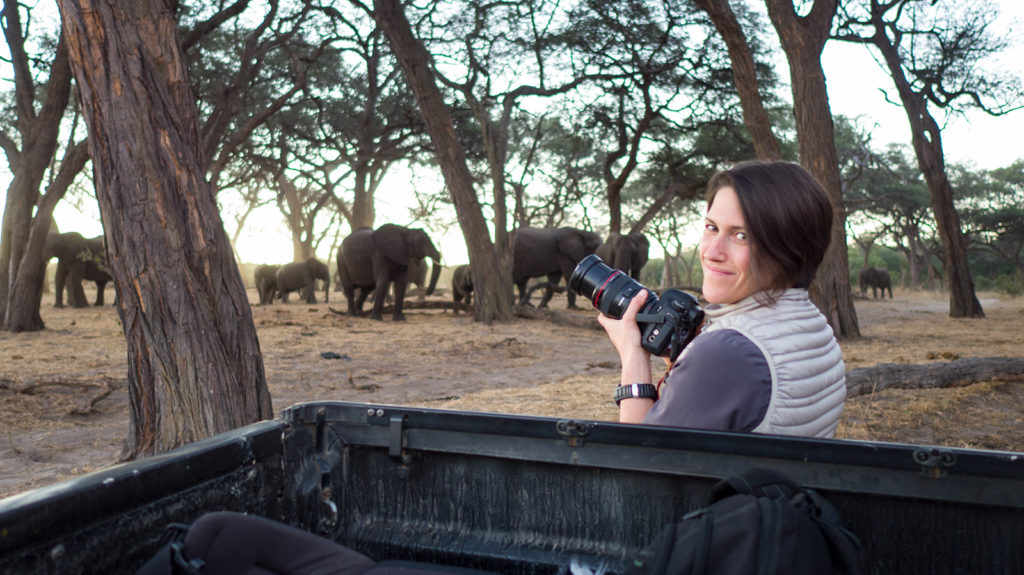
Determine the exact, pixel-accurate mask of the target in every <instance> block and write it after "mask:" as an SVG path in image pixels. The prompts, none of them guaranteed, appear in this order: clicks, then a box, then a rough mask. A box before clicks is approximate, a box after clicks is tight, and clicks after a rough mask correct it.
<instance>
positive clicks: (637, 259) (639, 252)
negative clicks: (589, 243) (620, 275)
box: [594, 234, 651, 281]
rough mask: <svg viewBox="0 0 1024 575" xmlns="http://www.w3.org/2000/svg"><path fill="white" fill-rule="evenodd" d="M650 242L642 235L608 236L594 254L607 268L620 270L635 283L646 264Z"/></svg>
mask: <svg viewBox="0 0 1024 575" xmlns="http://www.w3.org/2000/svg"><path fill="white" fill-rule="evenodd" d="M650 250H651V242H649V241H648V240H647V236H645V235H643V234H628V235H622V234H610V235H609V236H608V239H607V240H605V242H604V243H603V244H601V247H599V248H597V251H595V252H594V253H596V254H597V256H598V257H599V258H601V259H602V260H604V263H606V264H608V265H609V266H611V267H613V268H616V269H620V270H622V271H624V272H626V273H627V274H629V276H630V277H631V278H633V279H635V280H637V281H640V270H642V269H643V267H644V265H646V264H647V254H648V252H650Z"/></svg>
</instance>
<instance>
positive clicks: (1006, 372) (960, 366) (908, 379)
mask: <svg viewBox="0 0 1024 575" xmlns="http://www.w3.org/2000/svg"><path fill="white" fill-rule="evenodd" d="M1022 378H1024V358H1019V357H969V358H961V359H955V360H953V361H939V362H935V363H927V364H906V363H880V364H878V365H873V366H871V367H860V368H857V369H851V370H848V371H847V372H846V396H847V397H856V396H858V395H862V394H865V393H874V392H876V391H882V390H883V389H887V388H890V387H893V388H899V389H932V388H939V387H960V386H964V385H970V384H972V383H978V382H981V381H989V380H993V379H999V380H1006V379H1013V380H1016V379H1022Z"/></svg>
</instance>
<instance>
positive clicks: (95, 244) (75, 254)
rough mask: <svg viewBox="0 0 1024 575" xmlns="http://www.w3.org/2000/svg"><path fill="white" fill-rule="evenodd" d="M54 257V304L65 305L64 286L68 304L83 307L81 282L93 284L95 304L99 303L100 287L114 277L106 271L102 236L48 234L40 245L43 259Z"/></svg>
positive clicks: (100, 297)
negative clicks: (41, 245) (55, 269)
mask: <svg viewBox="0 0 1024 575" xmlns="http://www.w3.org/2000/svg"><path fill="white" fill-rule="evenodd" d="M52 258H57V273H56V277H55V278H54V283H55V284H56V285H55V289H54V291H55V292H56V297H55V300H54V304H53V305H54V307H64V289H65V287H67V291H68V305H70V306H71V307H85V306H86V305H88V303H89V302H87V301H86V299H85V290H84V289H83V288H82V281H84V280H89V281H92V282H95V283H96V304H95V305H98V306H101V305H103V304H104V301H103V290H104V288H105V287H106V285H107V282H110V281H112V280H113V278H112V277H111V276H110V273H109V272H108V271H107V260H106V248H105V245H104V241H103V236H96V237H95V238H86V237H84V236H83V235H82V234H80V233H78V232H67V233H63V234H58V233H50V234H48V235H47V236H46V245H45V247H44V248H43V259H44V261H47V262H48V261H50V260H51V259H52Z"/></svg>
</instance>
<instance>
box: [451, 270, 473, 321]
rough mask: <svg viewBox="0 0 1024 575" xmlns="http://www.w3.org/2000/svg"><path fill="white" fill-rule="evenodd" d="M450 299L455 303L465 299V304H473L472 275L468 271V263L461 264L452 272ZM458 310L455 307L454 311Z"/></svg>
mask: <svg viewBox="0 0 1024 575" xmlns="http://www.w3.org/2000/svg"><path fill="white" fill-rule="evenodd" d="M452 299H453V300H454V301H455V303H462V300H466V305H470V306H471V305H473V275H472V274H471V273H470V271H469V264H463V265H461V266H459V267H457V268H455V271H454V272H452ZM458 312H459V309H458V308H455V313H458Z"/></svg>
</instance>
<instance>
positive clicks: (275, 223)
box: [0, 0, 1024, 266]
mask: <svg viewBox="0 0 1024 575" xmlns="http://www.w3.org/2000/svg"><path fill="white" fill-rule="evenodd" d="M993 3H994V4H996V5H998V6H999V9H1000V14H1001V18H1000V21H999V22H997V26H998V27H999V28H1001V30H1000V32H1001V33H1002V34H1005V36H1003V37H1006V38H1010V39H1013V38H1016V37H1019V34H1020V31H1021V30H1024V2H1022V1H1021V0H993ZM1011 30H1012V32H1011ZM779 54H780V56H779V60H780V63H779V65H780V66H781V68H780V69H779V70H777V72H778V76H779V77H780V78H781V79H783V80H787V79H788V78H789V73H788V70H786V69H785V57H784V56H783V55H781V51H780V52H779ZM994 62H995V63H996V66H1001V69H1003V70H1004V71H1006V72H1009V73H1011V74H1014V75H1016V76H1018V77H1020V78H1022V81H1024V42H1021V41H1017V43H1016V45H1014V46H1012V47H1011V49H1010V50H1008V51H1007V52H1005V53H1003V54H1002V55H1000V56H999V57H998V58H997V59H996V60H994ZM822 64H823V67H824V69H825V74H826V81H827V83H828V95H829V103H830V106H831V108H832V113H833V115H843V116H848V117H851V118H857V117H859V118H860V121H859V123H860V124H861V125H862V126H864V127H867V128H869V129H870V130H871V132H872V136H873V137H872V142H873V146H874V147H875V148H876V149H883V148H884V147H885V146H886V145H887V144H889V143H901V144H906V145H909V143H910V128H909V125H908V123H907V117H906V114H905V113H904V111H903V108H902V107H900V106H897V105H895V104H891V103H888V102H886V100H885V95H884V94H883V90H884V91H886V92H888V93H889V94H891V98H890V99H892V100H897V98H896V96H895V93H894V88H893V86H892V80H891V79H890V78H889V76H888V74H887V73H886V72H885V71H883V70H882V69H881V68H880V67H879V66H878V64H876V63H875V61H874V60H873V59H872V58H871V56H870V53H869V52H868V49H867V48H866V47H865V46H861V45H854V44H846V43H841V42H836V41H830V42H828V43H827V44H826V46H825V51H824V54H823V56H822ZM784 95H785V96H786V97H787V98H788V97H789V93H788V91H787V92H786V93H785V94H784ZM936 117H937V119H940V116H938V115H936ZM940 121H941V120H940ZM942 141H943V147H944V149H945V152H946V162H947V163H964V164H968V165H972V166H974V167H976V168H978V169H993V168H999V167H1004V166H1008V165H1010V164H1011V163H1013V162H1014V161H1016V160H1018V159H1022V158H1024V109H1020V110H1016V111H1013V112H1011V113H1009V114H1006V115H1004V116H999V117H992V116H988V115H986V114H983V113H980V112H972V113H971V114H969V115H967V116H959V117H953V118H951V119H950V120H949V122H948V123H947V125H946V126H945V127H944V129H943V132H942ZM87 169H91V168H87ZM438 178H439V175H435V174H430V175H429V177H428V178H426V182H424V185H436V183H433V184H428V182H431V183H432V182H436V181H437V179H438ZM9 180H10V175H9V174H8V173H6V166H0V206H2V205H3V203H2V202H3V200H4V196H5V195H6V190H7V183H8V182H9ZM412 185H413V183H412V182H411V176H410V174H409V173H407V172H404V171H395V172H393V173H390V174H389V176H388V179H387V180H386V181H385V182H384V183H383V184H382V185H381V187H380V189H379V190H378V192H377V198H376V214H377V218H376V222H375V225H381V224H384V223H396V224H401V225H408V224H410V216H409V210H410V208H411V207H413V205H414V203H415V199H414V198H412V197H411V192H410V186H412ZM389 192H390V193H389ZM55 217H56V219H57V222H58V224H59V225H60V226H61V231H78V232H80V233H82V234H83V235H85V236H89V237H91V236H95V235H99V234H100V233H101V232H102V226H101V225H100V221H99V210H98V207H97V206H96V203H95V201H88V200H87V201H86V202H84V205H83V206H82V210H81V211H80V210H79V209H78V208H76V207H74V206H72V205H70V204H69V203H68V201H67V200H64V201H62V202H61V203H60V204H59V205H58V206H57V210H56V214H55ZM454 219H455V216H454V212H453V214H452V220H454ZM224 223H225V228H226V229H227V231H228V234H229V235H230V234H232V233H233V231H234V221H233V220H232V218H231V216H230V215H228V214H225V222H224ZM344 233H346V232H343V235H344ZM428 233H429V234H430V235H431V237H432V238H433V239H434V241H435V243H436V244H438V248H439V249H440V250H441V253H442V256H443V258H444V264H445V265H449V266H453V265H458V264H462V263H468V261H469V258H468V255H467V252H466V247H465V243H464V240H463V237H462V233H461V231H460V230H459V229H458V228H457V226H451V229H450V230H449V231H448V232H447V233H446V234H441V233H440V231H435V230H429V229H428ZM651 247H652V250H655V249H657V246H656V245H652V246H651ZM237 249H238V252H239V255H240V257H241V259H242V261H243V262H246V263H285V262H288V261H291V259H292V244H291V234H290V233H289V232H288V229H287V227H286V226H285V224H284V221H283V216H282V215H281V214H280V213H279V212H278V210H277V207H276V206H275V205H269V206H265V207H263V208H261V209H259V210H257V211H256V212H254V213H253V214H252V215H251V216H250V217H249V219H248V220H247V222H246V226H245V229H244V230H243V233H242V235H241V237H240V238H239V241H238V246H237ZM326 249H327V247H326V246H325V247H323V248H322V250H321V251H326ZM651 255H652V257H660V253H653V252H652V254H651ZM317 256H318V257H320V258H321V259H324V260H328V261H331V260H333V257H334V254H328V253H317Z"/></svg>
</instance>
